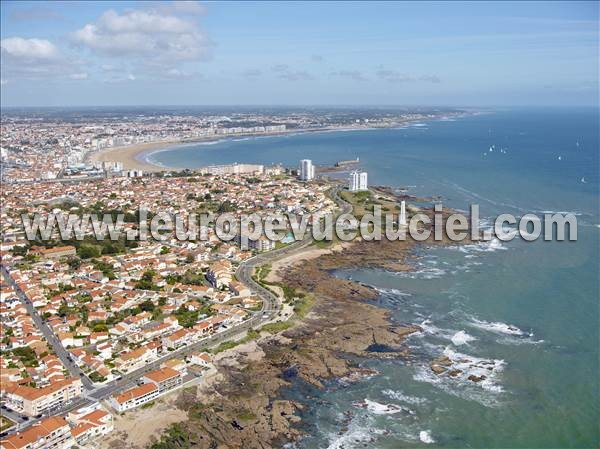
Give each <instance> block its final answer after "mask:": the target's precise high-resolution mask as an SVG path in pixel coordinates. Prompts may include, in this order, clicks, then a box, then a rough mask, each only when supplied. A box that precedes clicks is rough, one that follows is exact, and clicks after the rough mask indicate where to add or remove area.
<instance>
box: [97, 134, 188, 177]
mask: <svg viewBox="0 0 600 449" xmlns="http://www.w3.org/2000/svg"><path fill="white" fill-rule="evenodd" d="M180 143H183V142H181V141H163V142H148V143H140V144H136V145H127V146H122V147H111V148H105V149H103V150H99V151H94V152H93V153H89V154H88V156H87V158H86V159H87V160H88V161H90V162H104V161H111V162H121V163H122V164H123V168H124V169H126V170H144V171H161V170H165V167H161V166H158V165H154V164H150V163H148V162H146V161H145V160H144V158H143V157H142V155H143V154H144V153H146V152H149V151H152V150H158V149H161V148H166V147H169V146H171V145H178V144H180Z"/></svg>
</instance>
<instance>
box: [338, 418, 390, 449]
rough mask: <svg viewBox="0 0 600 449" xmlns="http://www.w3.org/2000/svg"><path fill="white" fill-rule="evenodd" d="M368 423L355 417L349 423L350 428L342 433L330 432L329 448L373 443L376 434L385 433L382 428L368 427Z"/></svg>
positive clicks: (348, 447)
mask: <svg viewBox="0 0 600 449" xmlns="http://www.w3.org/2000/svg"><path fill="white" fill-rule="evenodd" d="M367 425H368V423H362V422H357V420H356V419H353V420H352V422H351V423H350V424H349V425H348V430H347V431H346V432H344V433H342V434H341V435H340V434H333V433H332V434H330V436H329V445H328V446H327V449H350V448H353V447H364V446H365V444H367V443H372V442H373V441H374V440H375V438H374V435H378V434H381V433H383V432H382V431H381V430H380V429H374V428H369V427H367Z"/></svg>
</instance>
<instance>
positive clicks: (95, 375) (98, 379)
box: [89, 371, 106, 383]
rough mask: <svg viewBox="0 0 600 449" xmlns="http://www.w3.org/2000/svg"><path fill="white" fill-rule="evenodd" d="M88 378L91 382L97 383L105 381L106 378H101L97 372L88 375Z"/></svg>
mask: <svg viewBox="0 0 600 449" xmlns="http://www.w3.org/2000/svg"><path fill="white" fill-rule="evenodd" d="M89 378H90V380H91V381H92V382H97V383H99V382H105V381H106V377H104V376H102V375H101V374H100V373H98V372H97V371H93V372H92V373H90V375H89Z"/></svg>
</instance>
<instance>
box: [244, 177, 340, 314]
mask: <svg viewBox="0 0 600 449" xmlns="http://www.w3.org/2000/svg"><path fill="white" fill-rule="evenodd" d="M339 193H340V186H336V187H334V189H333V191H332V194H331V196H332V198H333V199H334V200H335V202H336V203H337V204H338V206H339V208H340V214H346V213H350V212H351V211H352V205H351V204H349V203H347V202H346V201H345V200H343V199H342V198H341V197H340V195H339ZM312 243H313V238H312V235H311V233H310V232H307V233H306V235H305V236H304V238H303V239H302V240H299V241H297V242H294V243H292V244H290V245H287V246H285V247H283V248H279V249H275V250H272V251H268V252H265V253H261V254H258V255H256V256H254V257H251V258H249V259H247V260H245V261H244V262H242V263H240V265H239V266H238V269H237V271H236V273H235V276H236V277H237V279H238V280H239V281H240V282H242V283H243V284H245V285H246V286H247V287H248V288H249V289H250V290H252V291H254V292H255V293H256V294H257V295H258V296H259V297H260V298H261V299H262V301H263V305H262V309H261V312H262V314H263V316H264V314H267V315H268V318H267V319H265V320H264V321H268V320H270V319H272V318H273V317H274V316H275V315H276V314H277V313H278V312H279V309H280V304H279V298H278V297H277V296H276V295H275V294H274V293H273V292H271V291H270V290H268V289H266V288H264V287H263V286H262V285H260V284H259V283H258V282H256V281H255V280H254V278H253V277H252V274H253V272H254V269H255V268H257V267H260V266H262V265H265V264H268V263H271V262H273V261H275V260H277V259H281V258H283V257H285V256H289V255H290V254H292V253H294V252H296V251H300V250H302V249H304V248H306V247H307V246H309V245H311V244H312Z"/></svg>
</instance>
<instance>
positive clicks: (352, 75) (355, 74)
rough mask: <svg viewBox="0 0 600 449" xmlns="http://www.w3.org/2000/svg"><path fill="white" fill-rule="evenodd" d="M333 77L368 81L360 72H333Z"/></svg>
mask: <svg viewBox="0 0 600 449" xmlns="http://www.w3.org/2000/svg"><path fill="white" fill-rule="evenodd" d="M331 75H332V76H339V77H342V78H349V79H352V80H354V81H367V77H366V76H364V75H363V73H362V72H361V71H360V70H339V71H337V72H331Z"/></svg>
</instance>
